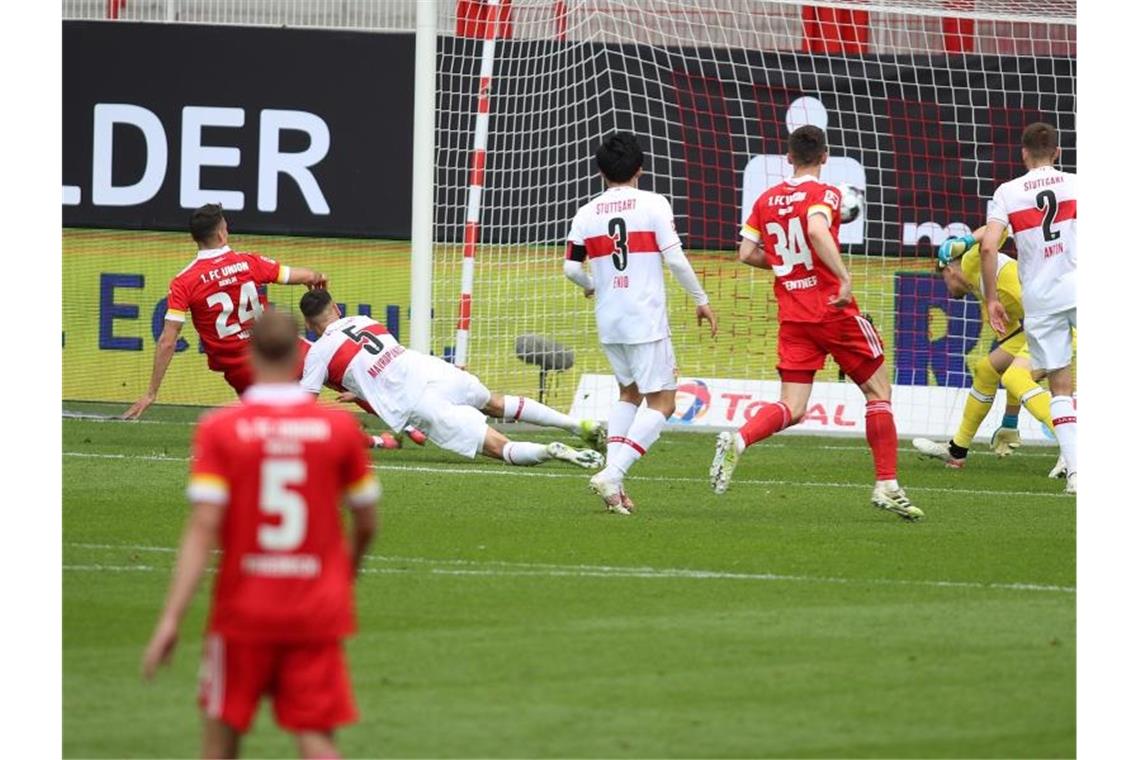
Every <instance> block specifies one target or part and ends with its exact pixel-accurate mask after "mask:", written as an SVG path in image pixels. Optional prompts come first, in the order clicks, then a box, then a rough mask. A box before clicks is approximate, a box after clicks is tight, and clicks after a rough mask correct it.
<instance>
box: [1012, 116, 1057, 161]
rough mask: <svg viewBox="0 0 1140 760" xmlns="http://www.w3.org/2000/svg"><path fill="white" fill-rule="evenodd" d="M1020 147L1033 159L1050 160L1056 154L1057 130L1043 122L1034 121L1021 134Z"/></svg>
mask: <svg viewBox="0 0 1140 760" xmlns="http://www.w3.org/2000/svg"><path fill="white" fill-rule="evenodd" d="M1021 147H1023V148H1025V151H1026V152H1027V153H1028V154H1029V155H1030V156H1032V157H1033V158H1038V159H1042V158H1048V159H1052V158H1053V154H1054V153H1056V152H1057V128H1056V127H1054V126H1053V125H1052V124H1046V123H1045V122H1043V121H1035V122H1033V123H1032V124H1030V125H1029V126H1028V127H1026V128H1025V131H1024V132H1022V133H1021Z"/></svg>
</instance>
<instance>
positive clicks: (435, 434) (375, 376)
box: [301, 290, 606, 470]
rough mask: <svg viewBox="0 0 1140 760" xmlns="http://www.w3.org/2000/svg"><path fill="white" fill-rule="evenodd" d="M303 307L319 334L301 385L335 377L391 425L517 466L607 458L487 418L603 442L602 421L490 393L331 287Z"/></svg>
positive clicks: (583, 463) (584, 463)
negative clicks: (346, 302)
mask: <svg viewBox="0 0 1140 760" xmlns="http://www.w3.org/2000/svg"><path fill="white" fill-rule="evenodd" d="M301 313H302V314H304V315H305V324H306V325H307V326H308V327H309V329H310V330H313V331H314V332H316V333H317V335H319V336H320V337H318V338H317V341H316V343H314V344H313V345H312V347H311V348H310V349H309V353H308V354H307V355H306V356H305V368H304V370H303V372H302V375H301V387H303V388H304V389H305V390H307V391H309V392H310V393H314V394H316V393H320V390H321V386H323V385H325V384H328V385H331V386H332V387H334V388H336V389H338V390H341V391H344V392H345V393H343V394H342V396H341V400H342V401H349V400H355V399H357V398H359V399H363V400H364V401H367V402H368V404H369V406H371V407H372V410H373V411H374V412H375V414H376V416H378V417H380V418H381V419H382V420H384V422H386V423H387V424H388V426H389V427H391V428H392V429H393V430H403V429H404V428H405V427H406V426H407V425H415V426H416V427H417V428H419V429H420V430H422V431H423V432H424V433H425V434H426V435H427V438H428V440H429V441H431V442H432V443H434V444H435V445H437V446H439V447H440V448H442V449H447V450H448V451H452V452H454V453H456V454H459V455H460V456H464V457H467V458H468V459H474V458H475V455H476V454H479V453H482V454H484V455H486V456H489V457H492V458H494V459H501V460H503V461H504V462H506V463H507V464H513V465H520V466H528V465H535V464H541V463H542V462H546V461H548V460H550V459H561V460H564V461H566V462H570V463H571V464H576V465H578V466H579V467H584V468H586V469H590V470H593V469H597V468H599V467H601V466H602V455H601V454H599V453H598V452H597V451H591V450H589V449H581V450H579V449H574V448H571V447H570V446H567V445H566V444H564V443H558V442H555V443H550V444H541V443H523V442H517V441H510V440H508V439H507V437H506V436H504V435H503V434H502V433H500V432H499V431H497V430H495V429H494V428H491V427H490V426H488V425H487V418H486V417H485V416H484V415H490V416H492V417H501V418H505V419H514V420H518V421H521V422H530V423H532V424H535V425H543V426H545V427H556V428H561V429H562V430H565V431H567V432H570V433H575V434H577V435H579V436H581V438H582V439H583V440H585V441H587V442H589V443H590V444H591V445H593V446H595V447H596V448H598V449H600V448H601V446H602V443H603V441H605V435H606V432H605V426H604V425H601V424H599V423H597V422H594V421H592V420H575V419H573V418H571V417H568V416H567V415H565V414H562V413H561V412H558V411H555V410H554V409H551V408H550V407H548V406H546V405H545V404H540V403H539V402H537V401H535V400H533V399H529V398H524V397H522V396H504V395H502V394H499V393H491V392H490V391H489V390H487V387H486V386H485V385H483V384H482V383H481V382H479V379H478V378H477V377H475V376H474V375H472V374H470V373H469V372H464V371H463V370H461V369H459V368H458V367H456V366H455V365H454V364H448V363H447V362H445V361H443V360H442V359H439V358H437V357H435V356H429V355H427V354H421V353H420V352H418V351H412V350H410V349H407V348H404V347H403V346H401V345H400V344H399V343H398V342H397V341H396V339H395V338H394V337H393V336H392V335H391V333H389V332H388V331H387V330H386V329H385V328H384V326H383V325H381V324H380V323H379V322H377V321H376V320H374V319H371V318H370V317H365V316H356V317H343V316H341V313H340V308H339V307H338V306H337V305H336V303H335V302H334V301H333V298H332V296H331V295H329V292H328V291H327V290H310V291H309V292H308V293H306V294H305V295H304V296H302V297H301Z"/></svg>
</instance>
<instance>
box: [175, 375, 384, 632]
mask: <svg viewBox="0 0 1140 760" xmlns="http://www.w3.org/2000/svg"><path fill="white" fill-rule="evenodd" d="M368 465H369V461H368V456H367V454H366V453H365V450H364V448H363V447H362V446H361V445H360V425H359V423H358V422H357V421H356V419H355V418H354V417H353V416H352V415H351V414H349V413H347V412H344V411H341V410H339V409H331V408H328V407H325V406H322V405H320V404H318V403H317V402H316V400H315V398H314V397H313V396H312V395H311V394H309V393H307V392H305V391H304V390H302V389H301V387H300V386H298V385H293V384H285V385H255V386H253V387H252V388H250V389H249V390H248V391H246V393H245V394H244V395H243V396H242V400H241V401H240V402H239V403H237V404H234V405H231V406H228V407H225V408H223V409H220V410H217V411H215V412H212V413H210V414H208V415H207V416H206V417H204V418H203V419H202V421H201V423H199V425H198V428H197V431H196V432H195V436H194V454H193V459H192V462H191V470H190V486H189V488H188V490H187V493H188V496H189V498H190V500H191V502H193V503H195V504H198V503H212V504H220V505H224V507H225V515H224V517H223V522H222V528H221V541H220V543H221V559H220V560H219V563H218V575H217V579H216V581H215V583H214V597H213V605H212V608H211V611H210V619H209V630H210V631H211V632H214V633H219V634H222V635H223V636H225V637H226V638H227V639H234V640H238V639H241V640H250V641H273V642H303V641H328V640H333V639H340V638H343V637H345V636H347V635H348V634H350V633H352V631H353V630H354V628H355V617H354V611H353V601H352V579H353V569H352V561H351V558H350V554H349V550H348V545H347V540H346V538H345V533H344V529H343V527H342V524H341V516H340V506H341V502H342V499H343V500H344V501H345V502H346V503H347V504H348V506H350V507H366V506H370V505H372V504H374V503H375V502H376V500H377V498H378V497H379V486H378V484H377V482H376V480H375V478H374V477H373V475H372V472H371V470H370V469H369V466H368Z"/></svg>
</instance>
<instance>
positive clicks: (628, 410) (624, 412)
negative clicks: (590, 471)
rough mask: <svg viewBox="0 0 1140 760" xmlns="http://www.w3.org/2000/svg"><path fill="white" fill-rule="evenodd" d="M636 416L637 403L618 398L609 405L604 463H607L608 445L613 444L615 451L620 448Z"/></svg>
mask: <svg viewBox="0 0 1140 760" xmlns="http://www.w3.org/2000/svg"><path fill="white" fill-rule="evenodd" d="M636 416H637V404H631V403H629V402H628V401H622V400H620V399H619V400H618V401H615V402H614V405H613V406H612V407H610V418H609V419H608V420H606V430H607V432H606V435H608V436H609V437H608V438H606V463H607V464H608V463H609V458H610V447H611V445H612V446H613V448H614V450H615V451H616V450H617V449H618V448H620V444H621V442H622V440H623V439H624V438H625V436H626V433H628V432H629V426H630V425H632V424H633V418H634V417H636Z"/></svg>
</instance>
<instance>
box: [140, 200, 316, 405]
mask: <svg viewBox="0 0 1140 760" xmlns="http://www.w3.org/2000/svg"><path fill="white" fill-rule="evenodd" d="M190 236H191V237H192V238H193V239H194V242H195V243H197V244H198V255H197V257H196V258H195V259H194V261H192V262H190V265H189V266H187V267H186V268H185V269H183V270H182V271H181V272H179V273H178V274H177V275H176V276H175V278H174V279H173V280H172V281H171V283H170V292H169V294H168V295H167V301H166V324H165V326H164V327H163V330H162V335H160V336H159V338H158V344H157V346H156V347H155V353H154V370H153V371H152V373H151V377H150V386H149V387H148V388H147V392H146V393H145V394H144V395H143V397H142V398H140V399H139V400H138V401H136V402H135V403H134V404H133V405H132V406H131V408H130V409H128V410H127V411H126V412H125V413H124V414H123V419H127V420H133V419H137V418H139V417H141V416H142V414H143V412H145V411H146V410H147V408H148V407H149V406H150V405H151V404H153V403H154V401H155V399H156V398H157V397H158V389H159V386H160V385H162V378H163V377H164V376H165V375H166V369H167V367H169V366H170V360H171V359H172V358H173V357H174V348H175V344H176V343H177V342H178V334H179V333H180V332H181V331H182V326H183V324H185V322H186V317H187V315H189V316H190V318H191V320H192V321H193V322H194V328H195V329H196V330H197V331H198V335H199V336H200V337H201V338H202V342H203V343H204V344H205V345H206V361H207V363H208V365H209V367H210V369H212V370H214V371H215V372H221V373H222V375H223V376H224V377H225V378H226V382H227V383H229V384H230V387H231V388H233V389H234V392H236V393H237V394H238V395H239V396H240V395H241V394H242V392H243V391H244V390H245V389H246V388H247V387H249V385H250V384H251V383H252V382H253V373H252V370H251V368H250V365H249V362H248V361H247V357H246V344H247V342H248V340H249V328H250V326H251V325H252V324H253V322H254V320H256V319H257V318H259V317H260V316H261V314H262V313H263V312H264V311H265V307H266V296H265V286H266V285H267V284H269V283H277V284H280V285H304V286H306V287H308V288H323V287H325V285H327V284H328V280H327V278H326V277H325V276H324V275H323V274H321V273H319V272H315V271H313V270H311V269H305V268H303V267H290V266H285V265H284V264H279V263H278V262H276V261H274V260H273V259H267V258H265V257H264V256H259V255H257V254H256V253H240V252H238V251H234V250H231V249H230V247H229V245H228V243H229V237H230V235H229V228H228V226H227V224H226V218H225V216H223V215H222V207H221V206H220V205H218V204H216V203H208V204H206V205H205V206H202V207H201V208H198V209H196V210H195V211H194V213H193V214H192V215H191V216H190ZM298 340H301V339H300V338H298ZM307 347H308V344H307V343H306V344H305V345H304V346H301V351H302V352H304V351H305V350H306V349H307ZM301 359H302V360H303V359H304V355H303V353H302V356H301ZM299 376H300V375H299V374H298V377H299Z"/></svg>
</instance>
